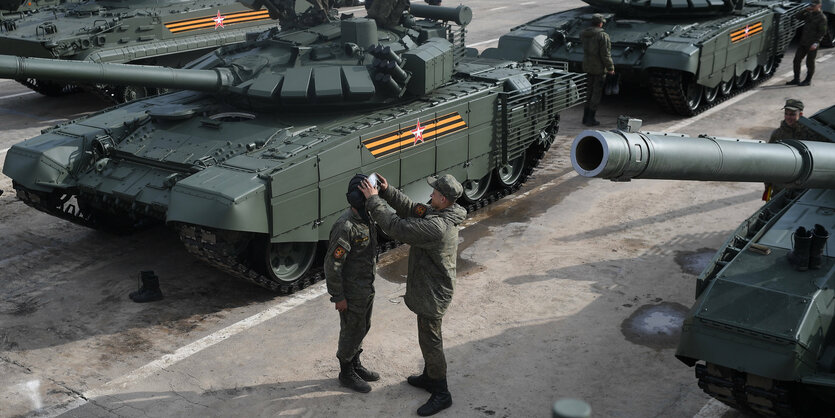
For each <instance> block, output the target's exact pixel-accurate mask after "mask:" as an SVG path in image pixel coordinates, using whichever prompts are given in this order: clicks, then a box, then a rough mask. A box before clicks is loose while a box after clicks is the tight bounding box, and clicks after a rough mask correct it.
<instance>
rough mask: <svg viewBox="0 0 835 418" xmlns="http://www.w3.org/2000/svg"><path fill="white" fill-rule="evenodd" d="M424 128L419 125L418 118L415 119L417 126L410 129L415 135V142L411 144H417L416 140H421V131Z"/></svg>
mask: <svg viewBox="0 0 835 418" xmlns="http://www.w3.org/2000/svg"><path fill="white" fill-rule="evenodd" d="M425 130H426V129H425V128H421V127H420V119H418V120H417V126H416V127H415V129H412V135H414V136H415V143H414V144H413V145H417V143H418V141H420V142H423V131H425Z"/></svg>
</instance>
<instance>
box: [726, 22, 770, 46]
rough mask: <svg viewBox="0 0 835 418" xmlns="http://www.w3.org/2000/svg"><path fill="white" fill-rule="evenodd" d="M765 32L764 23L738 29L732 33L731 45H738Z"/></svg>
mask: <svg viewBox="0 0 835 418" xmlns="http://www.w3.org/2000/svg"><path fill="white" fill-rule="evenodd" d="M762 31H763V22H757V23H753V24H750V25H746V26H745V27H744V28H740V29H737V30H735V31H733V32H731V43H736V42H739V41H742V40H744V39H748V38H750V37H751V36H754V35H756V34H758V33H760V32H762Z"/></svg>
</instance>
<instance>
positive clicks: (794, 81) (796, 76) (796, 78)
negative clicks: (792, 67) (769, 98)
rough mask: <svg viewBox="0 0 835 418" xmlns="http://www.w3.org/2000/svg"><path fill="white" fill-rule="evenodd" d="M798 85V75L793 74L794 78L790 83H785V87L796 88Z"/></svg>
mask: <svg viewBox="0 0 835 418" xmlns="http://www.w3.org/2000/svg"><path fill="white" fill-rule="evenodd" d="M798 84H800V74H797V73H794V78H793V79H791V80H790V81H786V85H787V86H796V85H798Z"/></svg>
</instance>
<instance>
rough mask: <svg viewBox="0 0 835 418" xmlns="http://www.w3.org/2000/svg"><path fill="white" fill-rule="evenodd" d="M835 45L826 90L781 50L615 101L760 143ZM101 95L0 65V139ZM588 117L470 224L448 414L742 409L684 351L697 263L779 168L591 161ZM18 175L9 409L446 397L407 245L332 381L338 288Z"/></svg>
mask: <svg viewBox="0 0 835 418" xmlns="http://www.w3.org/2000/svg"><path fill="white" fill-rule="evenodd" d="M470 4H471V5H473V9H474V11H475V16H476V19H477V20H476V22H477V23H475V24H474V25H473V26H472V27H471V31H470V37H471V42H470V43H471V44H480V45H479V46H480V47H484V46H489V45H490V44H491V43H495V38H497V37H498V35H499V34H500V33H503V32H504V31H505V30H506V28H508V27H510V26H512V25H515V24H518V23H522V22H524V21H526V20H529V19H531V18H533V17H535V16H538V15H541V14H544V13H546V12H550V11H555V10H561V9H565V8H570V7H576V6H577V5H579V4H580V3H578V2H565V3H560V5H559V6H554V5H552V4H550V2H544V1H537V2H533V1H531V2H525V3H524V5H525V7H515V6H507V5H506V4H507V2H500V1H497V0H493V1H489V0H483V1H475V2H471V3H470ZM521 4H522V3H520V5H521ZM478 19H483V21H482V20H478ZM482 22H483V23H482ZM832 55H833V50H824V51H823V53H822V54H820V56H819V57H818V60H819V61H820V64H819V65H818V74H819V75H818V76H817V78H816V79H815V85H814V86H813V87H812V88H799V87H794V88H789V87H785V86H784V85H783V83H784V82H785V81H786V79H787V77H786V73H787V71H790V70H789V67H788V65H787V63H786V62H784V63H783V65H781V67H780V68H779V69H778V71H777V75H776V76H775V77H774V78H773V79H771V80H769V81H768V82H766V83H764V84H761V85H760V86H758V87H757V88H755V89H754V90H752V91H751V92H749V93H744V94H742V95H739V96H736V97H735V98H734V99H732V100H730V101H728V102H725V103H723V104H721V105H719V106H717V107H715V108H713V109H711V110H708V111H707V112H705V113H702V114H700V115H698V116H696V117H693V118H689V119H682V118H678V117H674V116H671V115H668V114H665V113H662V112H661V111H660V110H659V109H658V107H657V106H656V105H655V104H654V103H653V102H652V100H651V98H650V97H649V95H648V94H647V93H646V92H642V91H634V92H632V94H628V95H627V94H622V95H620V96H618V97H615V98H608V97H607V98H606V101H605V102H604V105H603V107H602V109H601V110H600V111H599V112H598V119H600V120H601V121H602V122H603V125H602V126H601V128H602V129H611V128H614V123H615V118H616V117H617V116H618V115H621V114H628V115H630V116H633V117H638V118H642V119H643V120H644V129H647V130H652V131H676V132H681V133H686V134H690V135H697V134H699V133H710V134H713V135H718V136H728V137H741V138H761V139H764V138H766V137H767V135H768V134H769V133H770V131H771V130H772V129H774V128H776V127H777V125H778V124H779V121H780V119H781V118H782V110H781V107H782V104H783V102H784V101H785V99H786V98H789V97H792V98H800V99H802V100H803V101H804V102H805V103H806V109H807V112H806V113H807V115H810V114H812V113H814V112H815V111H816V110H818V109H821V108H823V107H826V106H829V105H831V104H832V103H831V99H830V98H829V96H828V95H827V94H826V93H825V92H831V91H833V88H835V80H833V77H832V75H831V74H832V73H833V70H834V69H835V68H834V67H835V66H833V64H832V60H831V57H832ZM627 96H629V97H627ZM101 107H103V105H102V103H101V102H100V101H99V100H98V99H97V98H96V97H94V96H92V95H87V94H79V95H75V96H72V97H65V98H47V97H41V96H39V95H37V94H30V93H29V92H28V91H27V90H26V89H25V88H23V87H21V86H19V85H17V84H15V83H13V82H8V81H0V127H2V128H1V129H0V156H2V154H3V153H4V152H5V150H6V149H7V148H8V147H10V146H11V145H12V144H14V143H16V142H18V141H20V140H23V139H26V138H29V137H32V136H35V135H37V133H38V132H39V131H40V129H42V128H44V127H47V126H51V125H53V124H56V123H60V122H61V121H64V120H68V119H72V118H74V117H77V116H79V115H81V114H84V113H86V112H91V111H95V110H97V109H99V108H101ZM581 113H582V110H581V109H579V108H577V109H572V110H570V111H568V112H565V113H564V114H563V123H562V126H561V130H560V135H559V138H558V141H557V143H556V144H555V146H554V148H553V149H552V150H551V151H550V152H549V153H548V155H547V156H546V158H545V159H544V160H543V162H542V164H541V167H540V169H539V170H537V171H536V173H535V177H534V178H533V179H531V180H530V181H529V182H528V183H527V184H526V185H525V186H524V187H523V188H522V189H521V190H520V191H519V192H518V193H516V194H515V195H512V196H509V197H507V198H505V199H503V200H501V201H499V202H498V203H496V204H494V205H492V206H490V207H489V208H487V209H484V210H482V211H480V212H477V213H475V214H473V215H472V216H470V218H469V219H468V220H467V221H466V223H465V225H464V228H463V229H462V230H461V235H460V236H461V243H460V250H461V251H460V257H459V261H458V266H459V277H458V282H457V287H456V293H455V298H454V300H453V303H452V306H451V307H450V310H449V312H448V314H447V316H446V317H445V318H444V340H445V345H446V354H447V359H448V362H449V384H450V390H451V392H452V394H453V398H454V402H455V403H454V405H453V406H452V408H450V409H449V410H447V411H444V412H443V413H442V414H440V416H462V417H492V416H499V417H526V416H549V415H550V408H551V404H552V402H553V401H555V400H556V399H558V398H563V397H576V398H581V399H584V400H586V401H587V402H588V403H589V404H590V405H591V407H592V409H593V414H594V416H599V417H673V416H674V417H679V416H688V417H689V416H700V417H735V416H738V414H737V413H736V412H734V411H729V410H728V409H727V408H725V407H723V406H722V405H720V404H718V403H717V402H715V401H711V400H710V399H709V398H708V397H707V396H706V395H705V394H704V393H703V392H702V391H701V390H700V389H699V388H698V386H697V385H696V379H695V377H694V372H693V370H692V369H690V368H688V367H687V366H685V365H684V364H682V363H681V362H679V361H678V360H676V359H675V357H674V356H673V354H674V352H675V346H676V343H677V337H678V333H679V327H680V323H681V319H682V316H683V315H684V313H685V312H686V310H687V309H688V308H689V306H690V305H691V304H692V303H693V295H694V288H695V278H696V276H697V275H698V273H699V272H700V270H701V268H702V267H703V266H704V265H705V263H706V262H707V261H708V260H709V258H710V257H711V256H712V253H713V251H715V249H716V248H718V247H719V246H720V245H721V244H722V243H723V242H724V240H725V238H726V236H727V235H728V234H729V233H730V232H731V231H732V230H733V229H735V228H736V226H737V225H738V224H739V223H740V222H741V221H742V220H743V219H745V218H746V217H747V216H748V215H749V214H750V213H752V212H753V211H755V210H756V209H757V208H758V207H759V206H760V205H761V201H760V195H761V192H762V185H761V184H759V183H720V182H672V181H639V180H638V181H633V182H630V183H612V182H608V181H603V180H590V179H585V178H581V177H578V176H577V175H576V174H575V173H574V172H573V170H572V169H571V164H570V160H569V152H568V150H569V147H570V143H571V140H572V139H573V138H574V136H576V135H577V134H578V133H579V132H581V131H582V130H583V129H584V127H582V126H581V125H580V123H579V121H580V119H581ZM0 160H2V159H0ZM0 189H3V190H4V191H5V192H6V193H5V194H3V195H2V196H0V295H3V296H2V298H0V417H7V416H57V415H62V414H63V416H68V417H99V416H101V417H112V416H124V417H169V416H218V417H222V416H264V417H267V416H270V417H272V416H289V417H294V416H295V417H314V416H345V417H354V416H412V415H414V410H415V409H417V407H418V406H420V405H421V404H422V403H423V402H424V401H425V400H426V399H427V397H428V395H427V393H426V392H424V391H422V390H418V389H416V388H413V387H410V386H408V385H407V384H406V383H405V381H404V379H405V377H406V376H407V375H409V374H412V373H415V372H418V371H419V370H420V368H421V367H422V360H421V356H420V350H419V349H418V347H417V341H416V331H415V317H414V315H413V314H412V313H411V312H409V310H408V309H407V308H406V307H405V306H404V305H403V303H402V301H403V300H402V296H403V293H404V291H405V285H404V275H405V269H406V267H405V263H406V257H405V254H406V248H405V247H401V248H398V249H396V250H394V251H390V252H388V253H386V254H385V255H383V257H382V258H381V266H380V269H379V276H378V280H377V283H376V287H377V297H376V299H375V307H374V317H373V319H372V324H373V326H372V329H371V332H370V333H369V335H368V337H367V339H366V342H365V352H364V353H363V361H364V363H365V364H366V365H367V366H369V367H370V368H373V369H375V370H377V371H379V372H380V373H381V375H382V379H381V380H380V381H379V382H375V383H372V387H373V391H372V392H371V393H369V394H356V393H352V392H349V391H347V390H345V389H343V388H342V387H340V386H339V385H338V383H337V382H336V376H337V374H338V364H337V362H336V359H335V356H334V354H335V350H336V338H337V333H338V317H337V314H336V312H335V311H334V310H333V304H332V303H330V302H329V301H328V297H327V296H326V294H325V290H324V285H323V284H321V283H319V284H316V285H315V286H313V287H311V288H309V289H306V290H304V291H302V292H299V293H298V294H296V295H292V296H280V297H279V296H275V295H272V294H269V293H267V292H265V291H264V290H263V289H261V288H258V287H255V286H252V285H249V284H247V283H243V282H241V281H237V280H234V279H230V278H229V277H227V276H225V275H224V274H223V273H221V272H219V271H216V270H214V269H212V268H209V267H208V266H205V265H203V264H202V263H200V262H199V261H198V260H196V259H194V258H192V257H191V256H189V255H188V254H187V253H186V252H185V250H184V249H183V248H182V246H181V244H180V242H179V240H178V239H177V237H176V236H175V234H173V232H172V231H170V230H168V229H165V228H157V229H151V230H147V231H143V232H141V233H138V234H135V235H130V236H126V237H124V236H111V235H107V234H103V233H100V232H96V231H91V230H88V229H84V228H81V227H78V226H75V225H72V224H69V223H66V222H64V221H61V220H57V219H55V218H53V217H50V216H47V215H44V214H42V213H40V212H37V211H35V210H33V209H31V208H29V207H27V206H25V205H24V204H22V203H21V202H19V201H17V200H16V198H15V197H14V193H13V191H12V189H11V180H10V179H8V178H7V177H3V176H0ZM149 269H150V270H154V271H156V272H157V273H158V274H159V275H160V277H161V279H162V289H163V292H164V293H165V299H164V300H162V301H160V302H155V303H149V304H135V303H133V302H131V301H130V300H129V299H128V297H127V294H128V293H129V292H130V291H132V290H134V289H135V288H136V286H137V283H136V281H137V276H138V274H137V273H138V271H139V270H149Z"/></svg>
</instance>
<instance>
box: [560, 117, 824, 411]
mask: <svg viewBox="0 0 835 418" xmlns="http://www.w3.org/2000/svg"><path fill="white" fill-rule="evenodd" d="M633 122H634V121H633ZM799 123H801V124H803V125H804V126H805V127H806V128H807V129H808V130H809V131H810V132H812V133H813V135H817V138H815V139H816V140H815V141H798V140H786V141H782V142H777V143H766V142H764V141H752V140H741V139H735V138H718V137H712V136H706V135H703V136H699V137H687V136H684V135H679V134H664V133H648V132H637V131H636V129H623V130H620V131H609V132H604V131H585V132H582V133H581V134H580V135H578V136H577V137H576V138H575V140H574V143H573V145H572V148H571V162H572V164H573V166H574V169H575V170H576V171H577V172H578V173H579V174H580V175H583V176H586V177H599V178H607V179H611V180H615V181H627V180H630V179H671V180H710V181H748V182H769V183H773V184H776V185H782V186H784V187H786V188H785V189H784V190H783V191H781V192H780V193H777V194H776V195H774V197H773V198H772V199H771V200H769V201H768V202H767V203H766V204H765V205H764V206H762V207H761V208H760V209H759V210H757V211H756V212H755V213H753V214H751V215H750V216H748V217H747V219H745V221H744V222H742V224H741V225H740V226H739V227H738V228H737V229H736V230H735V231H733V233H732V234H730V235H729V237H728V239H727V241H726V242H725V243H724V244H723V245H722V246H721V248H720V249H719V251H718V252H717V253H716V254H715V255H714V256H713V258H712V259H711V260H710V262H709V263H708V265H707V267H706V268H705V270H704V271H702V273H701V274H700V275H699V277H698V278H697V280H696V286H695V288H696V302H695V303H694V305H693V307H692V308H691V309H690V311H689V313H688V314H687V316H686V317H685V319H684V323H683V326H682V331H681V338H680V340H679V344H678V348H677V350H676V357H677V358H678V359H679V360H681V361H682V362H683V363H684V364H686V365H688V366H691V367H693V366H695V374H696V378H697V379H698V381H699V383H698V384H699V387H700V388H702V390H704V391H705V393H707V394H708V395H710V396H712V397H714V398H716V399H717V400H719V401H721V402H723V403H725V404H727V405H729V406H731V407H733V408H736V409H738V410H740V411H742V412H743V413H745V414H746V415H756V416H781V417H788V416H810V417H811V416H815V417H817V416H829V415H831V411H832V408H833V406H835V405H833V403H834V401H833V400H835V330H834V329H833V325H835V324H833V320H832V319H833V316H835V304H833V301H835V290H833V279H834V278H835V249H833V246H831V245H829V243H828V239H830V236H831V234H832V232H833V231H835V211H833V209H832V208H835V193H833V191H835V143H832V142H831V141H833V140H835V106H832V107H830V108H828V109H825V110H822V111H820V112H818V113H816V114H815V115H813V116H812V117H811V118H808V119H806V118H801V119H800V121H799ZM633 126H634V124H633ZM650 204H651V203H650Z"/></svg>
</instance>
